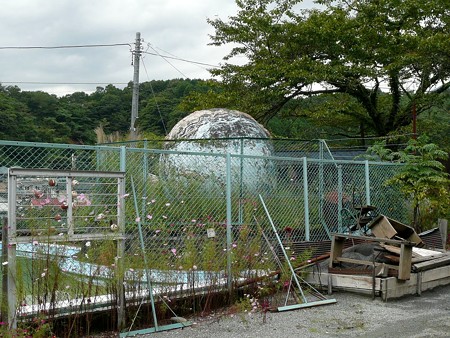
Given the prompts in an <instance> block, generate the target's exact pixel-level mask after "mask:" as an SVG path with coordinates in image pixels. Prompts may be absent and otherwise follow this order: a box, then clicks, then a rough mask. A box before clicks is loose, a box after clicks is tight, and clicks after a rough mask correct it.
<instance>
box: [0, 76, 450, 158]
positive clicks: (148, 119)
mask: <svg viewBox="0 0 450 338" xmlns="http://www.w3.org/2000/svg"><path fill="white" fill-rule="evenodd" d="M131 92H132V86H131V83H130V84H129V85H128V86H127V87H125V88H123V89H119V88H116V87H115V86H113V85H108V86H106V87H105V88H103V87H97V90H96V91H95V92H93V93H91V94H86V93H83V92H77V93H73V94H70V95H66V96H63V97H57V96H55V95H50V94H48V93H45V92H41V91H36V92H31V91H22V90H21V89H20V88H19V87H16V86H1V85H0V119H1V121H2V123H1V124H0V139H1V140H16V141H34V142H51V143H77V144H95V143H96V142H97V139H96V133H95V129H96V128H98V127H102V128H103V131H104V132H105V133H106V134H111V133H119V134H121V135H122V136H123V138H126V137H127V133H128V131H129V127H130V117H131ZM218 97H223V100H222V102H218V101H217V100H218ZM208 98H212V99H211V101H208ZM236 102H237V103H236ZM238 102H239V101H235V102H233V103H232V102H227V100H226V99H225V95H224V89H223V88H222V87H221V86H220V84H219V83H218V82H213V81H204V80H189V79H188V80H183V79H174V80H165V81H150V82H144V83H142V84H141V85H140V99H139V119H138V120H137V125H138V127H139V131H140V135H141V136H142V137H147V138H163V137H164V136H165V135H166V134H167V133H168V132H169V131H170V129H171V128H172V127H173V126H174V125H175V124H176V123H177V122H178V121H179V120H180V119H182V118H183V117H184V116H186V115H188V114H190V113H191V112H193V111H195V110H198V109H207V108H214V107H219V106H222V107H226V108H230V109H238V110H243V108H244V107H242V106H240V105H239V104H238ZM333 104H337V103H336V101H335V98H330V97H329V96H326V95H318V96H315V97H307V98H302V99H297V100H295V101H293V102H291V103H290V104H287V105H286V106H285V107H284V108H283V109H282V110H281V111H280V112H279V113H278V114H277V115H276V116H274V117H272V118H271V119H269V120H268V121H267V122H266V123H265V127H266V128H268V129H269V130H270V131H271V133H272V135H273V136H274V137H286V138H299V139H317V138H325V139H333V138H345V137H349V138H354V137H359V136H360V128H359V125H358V123H357V121H355V120H354V119H351V118H350V117H348V118H345V117H344V116H337V115H334V116H333V115H330V114H325V113H324V110H325V109H326V107H327V106H331V105H333ZM292 106H293V107H292ZM299 107H300V108H299ZM449 111H450V93H448V92H447V94H446V99H445V100H444V101H443V103H442V105H441V107H439V108H432V109H429V110H428V111H426V112H425V113H422V114H421V115H420V116H419V120H418V132H419V133H420V134H423V133H426V134H428V135H429V136H430V137H431V140H432V141H433V142H436V143H438V144H439V145H440V146H441V147H443V148H444V149H446V150H449V148H450V146H449V140H448V135H450V114H448V112H449ZM299 112H300V113H299ZM411 130H412V129H411V125H407V126H406V127H403V128H400V129H398V130H397V131H396V133H397V134H409V133H411ZM373 135H374V133H373V131H371V130H368V132H367V135H366V136H373Z"/></svg>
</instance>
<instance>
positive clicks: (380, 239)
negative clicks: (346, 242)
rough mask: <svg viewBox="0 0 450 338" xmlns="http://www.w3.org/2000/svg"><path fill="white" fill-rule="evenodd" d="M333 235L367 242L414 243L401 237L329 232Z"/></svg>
mask: <svg viewBox="0 0 450 338" xmlns="http://www.w3.org/2000/svg"><path fill="white" fill-rule="evenodd" d="M331 235H332V236H333V237H336V238H342V239H347V238H355V239H360V240H365V241H368V242H379V243H388V244H397V245H400V244H402V243H403V244H408V245H411V246H413V245H415V244H416V243H415V242H411V241H407V240H402V239H390V238H378V237H369V236H356V235H348V234H338V233H332V234H331Z"/></svg>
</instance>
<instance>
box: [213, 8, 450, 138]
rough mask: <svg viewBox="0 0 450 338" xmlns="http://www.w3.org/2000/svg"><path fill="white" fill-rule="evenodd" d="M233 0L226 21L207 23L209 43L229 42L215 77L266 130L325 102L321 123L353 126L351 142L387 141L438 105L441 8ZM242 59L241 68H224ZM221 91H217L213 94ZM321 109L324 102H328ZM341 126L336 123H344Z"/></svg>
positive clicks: (442, 71) (445, 63)
mask: <svg viewBox="0 0 450 338" xmlns="http://www.w3.org/2000/svg"><path fill="white" fill-rule="evenodd" d="M300 2H301V1H298V0H236V4H237V6H238V8H239V10H238V13H237V14H236V15H235V16H231V17H229V18H228V21H224V20H222V19H220V18H215V19H210V20H209V23H210V24H211V25H212V26H213V27H214V29H215V34H214V35H213V36H212V44H213V45H217V46H221V45H226V44H232V45H233V46H234V48H232V50H231V52H230V53H229V54H228V55H227V56H226V57H225V61H227V62H226V63H225V64H224V65H223V66H222V67H221V68H219V69H214V70H212V71H211V73H212V74H213V75H215V76H219V77H220V78H221V79H222V83H223V85H224V87H225V88H224V91H225V92H226V93H227V96H228V97H232V99H225V100H223V101H224V102H227V103H230V104H231V105H236V106H237V107H238V108H240V109H241V110H243V111H246V112H248V113H251V114H252V115H253V116H254V117H256V118H257V119H259V120H260V121H262V122H267V121H268V120H270V119H272V118H273V117H274V116H276V115H277V114H279V113H280V111H282V110H283V108H285V107H286V105H287V104H288V103H289V102H296V103H297V104H298V105H297V106H296V107H291V108H290V111H291V114H302V113H303V112H302V110H301V109H302V107H301V104H300V101H301V100H299V99H300V98H302V97H306V96H312V95H321V94H326V95H327V96H328V98H330V100H333V102H334V105H333V106H330V105H328V106H326V109H324V110H321V111H320V112H321V113H322V115H323V116H324V117H326V118H327V119H329V120H332V119H333V118H334V120H335V124H336V120H338V121H339V119H341V118H343V116H344V117H346V118H350V119H352V120H353V121H355V122H354V123H353V124H354V125H356V126H357V129H356V130H358V131H359V133H360V135H364V134H365V133H366V132H371V133H375V134H376V135H379V136H384V135H387V134H388V133H389V132H391V131H394V130H396V129H398V128H399V127H402V126H405V125H408V124H409V123H410V122H411V111H412V107H413V105H415V107H416V109H417V113H418V114H422V113H423V112H425V111H429V110H430V108H431V107H433V106H439V105H440V104H441V98H442V94H443V93H444V92H445V91H446V90H448V88H449V86H450V82H449V79H450V66H449V65H450V62H449V61H450V54H449V52H448V51H449V50H450V39H449V38H448V37H449V33H450V30H449V21H450V13H449V7H448V1H447V0H430V1H420V0H378V1H360V0H349V1H344V0H337V1H332V0H321V1H316V3H317V4H319V5H321V6H322V7H320V9H312V10H300V9H298V8H299V6H297V5H298V4H299V3H300ZM236 56H243V57H244V58H245V59H246V60H247V62H246V63H245V64H243V65H241V64H239V65H236V64H233V63H231V61H232V58H233V57H236ZM222 93H223V92H222ZM327 101H328V100H327ZM344 120H345V118H344Z"/></svg>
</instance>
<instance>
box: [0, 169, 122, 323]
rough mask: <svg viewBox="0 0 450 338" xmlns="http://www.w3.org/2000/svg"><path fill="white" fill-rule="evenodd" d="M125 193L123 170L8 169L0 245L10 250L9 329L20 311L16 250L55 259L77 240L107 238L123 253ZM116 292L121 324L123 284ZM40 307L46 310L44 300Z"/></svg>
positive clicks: (120, 283) (118, 253)
mask: <svg viewBox="0 0 450 338" xmlns="http://www.w3.org/2000/svg"><path fill="white" fill-rule="evenodd" d="M124 197H125V173H123V172H105V171H95V172H94V171H69V170H62V171H61V170H50V169H22V168H10V169H9V172H8V234H7V236H6V238H3V243H2V245H4V246H7V248H8V252H7V256H8V260H7V266H8V278H7V284H8V295H7V301H8V323H9V325H10V328H11V329H15V328H16V327H17V316H18V315H19V311H18V305H19V300H18V290H17V285H16V279H17V270H16V269H17V265H16V264H17V262H16V259H17V252H18V251H20V252H33V255H34V254H35V253H36V252H38V253H40V254H43V255H46V257H57V256H58V252H60V251H61V250H65V249H67V248H69V247H70V246H74V245H75V246H76V245H77V243H80V242H84V243H85V244H86V243H87V244H89V243H90V241H95V240H103V241H104V240H111V241H117V257H123V256H124V255H123V254H124V249H125V245H124V241H125V235H124V233H125V212H124V208H125V203H124ZM106 219H107V222H105V220H106ZM5 240H6V241H7V242H5ZM78 245H79V244H78ZM38 249H41V250H40V251H38ZM33 257H40V256H33ZM118 265H120V264H118ZM120 275H121V274H117V276H118V280H117V283H118V284H117V285H118V286H119V285H122V284H123V281H122V280H120V278H123V275H122V277H119V276H120ZM117 293H118V294H117V299H118V307H117V308H118V311H119V313H118V320H119V327H120V326H122V324H123V320H124V318H123V317H124V316H123V313H122V312H123V309H124V306H123V302H124V295H123V287H117ZM3 297H6V295H3ZM41 306H42V304H41ZM43 309H45V310H49V309H46V308H45V304H44V305H43ZM32 310H33V308H32Z"/></svg>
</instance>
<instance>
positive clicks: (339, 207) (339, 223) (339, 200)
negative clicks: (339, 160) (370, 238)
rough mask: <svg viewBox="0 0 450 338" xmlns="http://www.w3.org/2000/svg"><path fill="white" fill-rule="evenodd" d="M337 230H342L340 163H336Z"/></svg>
mask: <svg viewBox="0 0 450 338" xmlns="http://www.w3.org/2000/svg"><path fill="white" fill-rule="evenodd" d="M337 170H338V232H340V233H342V232H344V231H343V229H342V197H343V192H342V165H338V167H337Z"/></svg>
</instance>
